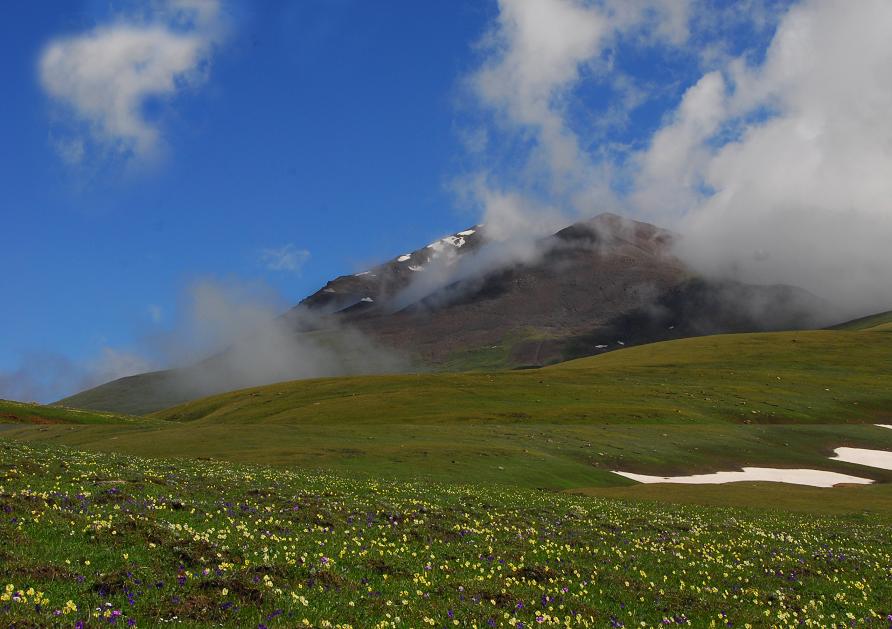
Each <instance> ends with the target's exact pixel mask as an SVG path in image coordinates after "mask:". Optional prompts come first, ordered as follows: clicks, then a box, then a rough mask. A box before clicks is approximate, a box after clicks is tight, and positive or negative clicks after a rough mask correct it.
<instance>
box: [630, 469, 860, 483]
mask: <svg viewBox="0 0 892 629" xmlns="http://www.w3.org/2000/svg"><path fill="white" fill-rule="evenodd" d="M614 474H619V475H620V476H624V477H625V478H629V479H631V480H634V481H638V482H639V483H682V484H686V485H718V484H724V483H742V482H746V481H749V482H753V481H761V482H769V483H791V484H793V485H809V486H811V487H833V486H834V485H839V484H841V483H854V484H858V485H868V484H870V483H872V482H873V481H872V480H870V479H868V478H859V477H857V476H849V475H848V474H840V473H838V472H826V471H823V470H805V469H784V468H774V467H745V468H743V470H742V471H738V472H715V473H712V474H693V475H691V476H648V475H646V474H633V473H631V472H618V471H614Z"/></svg>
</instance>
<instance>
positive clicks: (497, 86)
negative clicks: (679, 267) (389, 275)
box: [456, 0, 892, 312]
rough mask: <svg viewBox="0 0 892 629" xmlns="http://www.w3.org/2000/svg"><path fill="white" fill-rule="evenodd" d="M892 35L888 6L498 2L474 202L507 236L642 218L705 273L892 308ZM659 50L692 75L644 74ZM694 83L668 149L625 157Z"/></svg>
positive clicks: (752, 0) (483, 92)
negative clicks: (632, 60)
mask: <svg viewBox="0 0 892 629" xmlns="http://www.w3.org/2000/svg"><path fill="white" fill-rule="evenodd" d="M742 32H745V33H747V35H746V36H745V37H743V38H742V37H741V33H742ZM889 33H892V4H890V3H889V2H888V1H887V0H859V2H853V3H846V2H828V1H826V0H801V1H800V2H797V3H794V4H793V5H792V7H791V6H790V5H789V4H788V3H784V2H777V1H775V0H747V1H746V2H745V3H743V2H742V3H735V5H734V6H733V7H722V6H719V5H718V4H716V3H712V2H703V1H700V2H673V1H671V0H665V1H664V0H640V1H639V0H627V1H620V0H615V1H614V0H592V1H590V2H584V1H582V0H500V2H499V13H498V16H497V18H496V19H495V20H494V22H493V25H492V28H491V31H490V32H489V34H488V35H487V37H486V38H485V40H484V42H483V46H482V48H481V50H482V51H483V53H484V57H483V60H482V62H481V65H480V68H479V70H478V71H477V72H475V73H474V74H473V75H472V76H471V77H470V81H469V82H470V85H471V88H472V92H473V94H474V95H475V97H476V99H477V101H476V102H477V104H478V106H479V107H480V111H481V112H483V117H482V125H483V127H484V128H485V130H486V132H485V133H479V134H478V135H479V137H487V138H489V141H488V142H487V144H485V145H475V148H479V149H480V150H481V151H483V153H484V154H483V156H482V157H478V158H477V163H480V164H482V166H481V167H480V168H479V169H478V170H477V171H476V172H471V173H470V174H469V175H468V180H469V181H470V182H471V183H470V184H468V183H466V185H465V186H464V187H462V186H461V185H457V186H456V189H459V190H463V191H465V192H467V190H471V191H474V192H475V196H474V198H475V200H476V202H477V203H478V205H479V206H481V207H482V208H483V215H484V216H483V220H484V221H485V222H486V223H487V224H488V225H490V226H493V225H500V226H502V227H503V231H505V232H507V233H516V232H517V231H521V232H523V231H524V230H527V229H536V228H537V226H541V224H542V222H543V221H542V220H540V219H547V220H551V217H552V216H553V215H554V213H555V210H554V208H559V209H560V210H561V211H562V212H563V213H564V214H565V215H567V217H568V219H569V218H571V217H572V216H573V215H580V214H582V215H585V214H589V213H594V212H599V211H608V210H614V211H625V212H626V213H631V214H635V215H639V216H641V217H643V218H645V219H651V220H654V221H655V222H659V223H664V224H667V226H669V227H675V228H676V229H678V230H679V231H682V232H683V233H685V234H686V238H685V240H684V244H683V248H682V249H680V253H681V254H682V255H684V256H685V258H686V259H687V260H688V262H690V263H691V264H692V265H693V266H694V267H695V268H696V269H698V270H700V271H701V272H704V273H709V274H719V275H723V276H726V277H727V276H733V277H735V278H738V279H742V280H745V281H751V282H765V283H789V284H795V285H798V286H801V287H804V288H806V289H808V290H811V291H812V292H815V293H817V294H818V295H821V296H823V297H826V298H829V299H831V300H832V301H834V302H835V303H836V304H837V305H843V306H850V307H851V309H852V310H853V311H862V312H863V311H866V310H870V309H882V308H889V307H892V274H890V273H889V272H888V269H889V268H890V266H892V247H889V246H888V244H887V243H888V240H889V238H890V237H892V175H890V173H892V116H889V112H890V111H892V74H890V72H889V68H892V37H889ZM769 42H770V43H769ZM766 46H767V50H766ZM642 51H645V52H646V54H651V55H654V54H655V55H664V56H665V59H666V64H667V67H669V68H671V67H673V63H675V66H674V67H676V68H679V67H680V65H679V64H678V63H677V61H678V58H684V59H686V60H687V61H686V64H687V66H686V68H685V69H684V71H683V72H682V73H681V74H675V75H673V74H672V72H667V74H666V75H665V76H656V75H654V74H650V75H648V74H647V73H645V76H644V78H642V77H636V76H635V74H634V70H633V69H632V70H630V67H629V66H626V65H625V63H624V60H625V59H626V57H625V55H626V53H628V52H633V53H634V52H642ZM684 63H685V62H682V65H683V64H684ZM653 67H655V66H653ZM696 68H702V70H701V71H700V72H701V74H700V75H699V76H697V77H696V78H694V80H690V79H689V78H685V76H690V75H689V74H686V73H687V72H690V70H691V69H696ZM680 78H681V79H682V80H684V81H688V87H687V89H685V90H684V91H683V95H682V96H681V97H680V100H679V103H678V105H677V107H675V108H674V109H673V110H671V111H670V112H669V113H668V114H667V115H666V116H665V118H664V120H663V121H662V123H661V124H660V125H659V127H658V128H657V130H656V131H655V132H654V133H653V134H652V135H651V136H650V137H640V136H639V137H638V138H635V139H634V140H632V141H631V143H628V144H619V143H612V142H611V132H612V131H615V130H616V129H617V128H620V127H621V126H622V125H623V124H624V121H627V120H629V114H630V112H632V111H634V109H635V108H636V107H638V106H640V104H641V103H643V102H647V100H648V99H649V98H653V97H654V96H662V97H665V95H666V94H672V93H675V92H678V91H679V87H678V84H677V83H675V82H676V81H678V80H679V79H680ZM589 88H594V89H593V90H591V91H589ZM592 94H597V95H598V96H597V97H593V96H592ZM465 134H466V135H467V134H468V133H467V132H466V131H465ZM472 137H474V136H472ZM642 140H643V141H644V148H640V146H641V144H639V143H640V142H641V141H642ZM469 156H471V157H473V153H470V154H469ZM543 208H544V209H543ZM537 215H539V216H537ZM500 228H501V227H500Z"/></svg>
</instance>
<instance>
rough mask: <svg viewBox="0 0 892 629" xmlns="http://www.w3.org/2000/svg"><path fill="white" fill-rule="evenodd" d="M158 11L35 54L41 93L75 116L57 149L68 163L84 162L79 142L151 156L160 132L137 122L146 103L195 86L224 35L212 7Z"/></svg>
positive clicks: (175, 3)
mask: <svg viewBox="0 0 892 629" xmlns="http://www.w3.org/2000/svg"><path fill="white" fill-rule="evenodd" d="M157 6H158V10H157V11H156V12H155V14H153V15H152V16H150V18H149V19H146V18H144V17H139V18H131V19H120V20H118V21H116V22H114V23H112V24H108V25H103V26H98V27H97V28H95V29H93V30H91V31H89V32H86V33H82V34H78V35H73V36H67V37H60V38H57V39H55V40H53V41H51V42H50V43H49V44H47V46H46V47H45V48H44V50H43V52H42V53H41V55H40V60H39V66H38V67H39V74H40V82H41V85H42V86H43V89H44V90H45V91H46V93H47V94H48V95H49V96H51V97H52V98H53V99H55V100H56V101H57V102H59V103H61V104H63V105H64V106H66V107H67V109H68V110H69V112H70V114H71V115H72V116H73V120H72V123H73V124H72V131H71V134H72V135H73V137H72V138H71V139H69V140H66V141H65V142H64V143H59V144H58V148H59V149H60V154H61V156H62V157H63V159H65V160H66V161H68V162H73V161H80V160H81V159H83V156H84V140H85V139H89V140H91V141H92V142H93V143H94V144H95V145H97V146H100V147H102V148H104V149H111V150H112V151H113V152H114V153H117V154H123V155H130V156H133V157H136V158H140V159H145V158H150V157H152V156H154V155H155V154H156V152H157V150H158V148H159V145H160V144H161V138H160V134H161V131H160V129H159V128H158V126H157V125H156V124H155V123H153V122H151V121H149V120H147V119H146V118H145V116H144V115H143V111H142V109H143V106H144V105H145V103H146V100H147V99H148V98H150V97H159V98H170V97H172V96H174V95H175V94H176V93H177V92H178V91H180V90H181V89H182V88H184V87H185V86H187V85H190V84H195V83H196V82H198V81H199V80H200V78H201V73H202V68H203V66H204V65H205V63H206V62H207V61H208V59H209V58H210V54H211V52H212V48H213V44H214V43H215V41H217V40H218V39H219V37H220V34H221V32H222V31H221V26H220V20H219V5H218V3H217V2H216V1H215V0H201V1H197V0H168V2H166V3H162V4H160V5H157ZM78 147H79V150H78V151H73V150H72V149H73V148H78Z"/></svg>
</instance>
